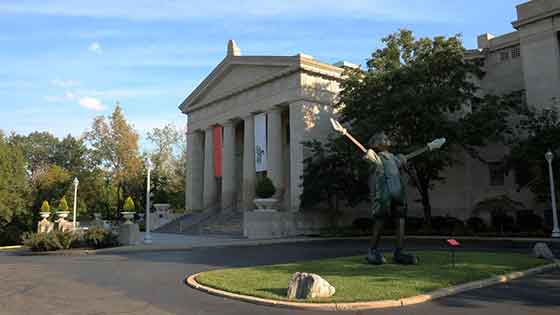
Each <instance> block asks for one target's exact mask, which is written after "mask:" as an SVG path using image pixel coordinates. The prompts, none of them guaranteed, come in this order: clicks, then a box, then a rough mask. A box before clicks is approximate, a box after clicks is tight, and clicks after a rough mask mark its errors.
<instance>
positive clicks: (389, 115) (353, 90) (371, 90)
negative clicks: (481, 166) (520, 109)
mask: <svg viewBox="0 0 560 315" xmlns="http://www.w3.org/2000/svg"><path fill="white" fill-rule="evenodd" d="M383 43H384V45H385V47H383V48H381V49H378V50H376V51H375V52H374V53H373V54H372V56H371V58H370V59H369V60H368V62H367V66H368V69H367V70H366V71H361V70H353V71H349V72H348V73H347V78H346V79H345V80H344V81H343V82H342V84H341V87H342V91H341V93H340V101H339V103H338V104H337V105H336V110H338V111H339V112H340V120H341V122H342V123H343V124H346V125H347V126H348V127H349V128H348V129H349V131H350V132H351V133H352V134H353V135H354V136H356V137H357V138H358V139H361V140H362V141H364V142H367V139H369V138H370V137H371V136H372V135H373V134H374V133H375V132H377V131H385V132H386V133H387V134H388V135H389V137H390V138H391V139H392V140H393V141H394V143H395V144H396V146H395V147H394V151H396V152H410V151H412V150H414V149H417V148H420V147H423V146H425V145H426V143H428V142H430V141H431V140H433V139H435V138H438V137H446V138H447V140H448V143H449V144H448V145H446V146H444V147H443V148H442V150H439V151H436V152H432V153H430V154H425V155H422V156H419V157H418V158H416V159H415V160H414V161H413V162H412V163H410V165H409V168H408V169H407V173H408V175H409V178H410V181H411V183H412V184H413V185H414V187H415V188H416V189H417V191H418V193H419V195H420V196H421V202H422V206H423V209H424V217H425V220H426V223H427V224H428V225H429V224H430V223H431V222H430V221H431V209H432V208H431V200H430V190H431V189H432V188H433V186H434V184H435V183H437V182H442V181H444V180H445V178H444V177H443V176H442V171H443V170H444V169H446V168H448V167H451V166H452V165H454V164H455V163H457V162H458V161H457V160H456V158H455V156H457V155H456V153H457V152H458V151H459V150H463V149H464V150H467V152H469V153H471V154H473V155H475V156H477V154H476V152H477V151H476V148H477V147H481V146H484V145H486V144H488V143H490V142H492V141H498V140H500V139H502V137H503V136H504V134H506V133H507V132H508V131H509V127H508V126H509V125H508V120H507V119H508V117H509V113H510V112H512V111H513V110H514V107H515V106H514V105H519V104H517V103H515V102H510V100H509V99H503V98H499V97H492V96H489V97H485V98H480V97H479V96H478V94H477V91H478V88H477V86H476V84H475V83H474V82H475V80H473V77H477V76H481V75H482V71H481V68H480V64H478V63H477V62H474V61H470V60H469V59H468V58H465V49H464V47H463V45H462V42H461V38H460V36H452V37H448V38H446V37H442V36H439V37H435V38H433V39H431V38H420V39H416V38H415V37H414V36H413V34H412V32H411V31H408V30H401V31H400V32H398V33H395V34H391V35H389V36H387V37H386V38H384V39H383ZM331 141H337V140H336V139H334V140H331ZM328 149H329V150H339V149H340V145H335V144H332V145H330V147H329V148H328ZM349 154H350V155H348V154H347V152H345V151H339V152H337V153H336V154H335V156H338V158H341V159H343V160H344V161H348V164H349V165H348V167H352V169H351V170H349V171H347V173H346V174H348V175H350V179H348V180H346V181H345V183H347V185H350V186H347V189H348V190H349V191H354V192H355V193H352V194H350V195H347V196H349V198H350V199H354V200H353V201H354V202H357V201H359V200H364V199H366V198H367V191H364V189H362V188H361V187H363V186H366V184H365V182H364V181H363V178H364V176H363V175H362V174H363V173H364V172H366V168H367V165H366V164H365V163H363V162H361V163H360V162H359V161H358V160H359V159H360V158H361V156H360V152H358V151H357V150H356V149H354V151H353V152H351V153H349ZM343 155H344V156H343ZM477 157H479V156H477ZM327 161H328V163H331V164H333V162H332V161H330V159H328V160H327ZM340 167H344V166H340ZM331 169H333V170H336V171H337V172H340V170H338V166H337V167H335V168H333V167H331ZM324 176H327V175H326V174H325V175H324ZM323 179H324V177H322V178H321V179H319V178H316V179H315V180H314V181H313V183H310V185H305V182H304V194H305V191H306V189H308V188H307V187H309V186H312V185H313V184H314V183H317V182H319V181H322V180H323ZM352 184H353V185H352ZM351 201H352V200H351Z"/></svg>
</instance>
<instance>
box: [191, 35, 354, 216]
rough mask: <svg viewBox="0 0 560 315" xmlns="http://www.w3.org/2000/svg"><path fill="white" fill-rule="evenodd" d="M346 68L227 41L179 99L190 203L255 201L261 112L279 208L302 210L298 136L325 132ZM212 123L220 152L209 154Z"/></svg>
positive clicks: (226, 205) (248, 205) (244, 205)
mask: <svg viewBox="0 0 560 315" xmlns="http://www.w3.org/2000/svg"><path fill="white" fill-rule="evenodd" d="M343 71H344V69H343V68H342V67H337V66H333V65H329V64H325V63H321V62H318V61H316V60H315V59H313V57H311V56H308V55H304V54H298V55H296V56H287V57H284V56H242V55H241V53H240V50H239V48H238V47H237V45H236V44H235V42H233V41H230V42H229V43H228V48H227V55H226V57H225V58H224V60H223V61H222V62H221V63H220V64H219V65H218V66H217V67H216V68H215V69H214V70H213V71H212V72H211V73H210V75H209V76H208V77H207V78H206V79H205V80H204V81H203V82H202V83H201V84H200V85H199V86H198V87H197V88H196V89H195V90H194V91H193V92H192V93H191V94H190V95H189V96H188V97H187V98H186V99H185V101H184V102H183V103H182V104H181V106H180V108H181V110H182V111H183V113H185V114H187V115H188V133H187V143H188V162H187V195H186V200H187V207H188V208H190V209H208V208H222V209H232V208H233V209H253V208H254V204H253V199H254V198H255V188H254V187H255V182H256V178H257V176H259V175H258V174H257V171H256V168H255V158H256V152H255V132H254V131H255V117H256V115H258V114H262V113H265V114H266V139H267V141H266V153H267V169H266V175H267V176H268V177H269V178H271V180H272V181H273V183H274V185H275V186H276V188H277V193H276V197H277V198H278V199H279V200H280V205H279V207H280V208H281V209H282V210H291V211H297V210H299V204H300V201H299V196H300V194H301V189H302V188H301V176H302V174H303V159H304V146H303V144H302V142H303V141H306V140H311V139H321V138H323V137H325V136H326V135H327V134H328V132H329V123H328V117H329V114H330V109H331V105H332V103H333V101H334V98H335V97H336V95H337V93H338V92H339V81H340V79H341V75H342V73H343ZM216 126H218V127H219V129H218V130H221V134H222V136H221V141H222V145H221V151H219V153H221V158H220V159H216V158H215V156H214V155H215V154H216V152H217V151H216V146H215V145H214V143H213V141H215V139H217V138H216V137H215V136H214V133H215V132H216V131H215V130H216ZM218 150H219V149H218ZM219 160H221V174H220V175H221V176H219V177H218V176H215V175H216V171H215V170H216V165H214V164H215V163H216V161H219ZM263 175H264V174H263Z"/></svg>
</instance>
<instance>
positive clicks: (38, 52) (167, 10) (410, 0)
mask: <svg viewBox="0 0 560 315" xmlns="http://www.w3.org/2000/svg"><path fill="white" fill-rule="evenodd" d="M522 2H525V1H524V0H491V1H490V0H370V1H366V0H345V1H340V0H299V1H296V0H282V1H276V0H270V1H262V0H260V1H256V0H246V1H243V0H237V1H236V0H229V1H187V0H183V1H181V0H165V1H163V0H151V1H146V0H119V1H114V0H113V1H109V0H97V1H62V0H59V1H56V0H55V1H48V0H0V129H2V130H4V131H6V132H9V131H15V132H18V133H29V132H31V131H34V130H40V131H50V132H52V133H54V134H55V135H57V136H64V135H65V134H68V133H71V134H73V135H80V134H81V133H82V132H84V131H85V130H86V129H87V128H88V127H89V126H90V125H91V123H92V120H93V118H94V117H95V116H97V115H107V114H109V113H110V112H111V110H112V109H113V107H114V105H115V102H116V101H117V100H119V101H120V103H121V106H122V107H123V109H124V111H125V115H126V116H127V118H128V119H129V121H130V123H132V124H133V125H134V126H135V128H136V129H137V130H138V131H139V132H140V133H141V134H145V132H146V131H147V130H150V129H152V128H154V127H161V126H163V125H165V124H166V123H168V122H171V123H175V124H176V125H181V124H184V122H185V117H184V116H183V115H182V114H181V113H180V111H179V109H178V105H179V104H180V103H181V102H182V100H183V99H184V98H185V97H186V96H187V95H188V94H189V92H190V91H192V89H194V88H195V87H196V85H197V84H198V83H199V82H200V81H202V80H203V79H204V77H205V76H206V75H207V74H208V73H210V71H211V70H212V68H213V67H214V66H215V65H217V64H218V63H219V62H220V61H221V60H222V58H223V57H224V55H225V49H226V43H227V40H228V39H230V38H232V39H235V40H236V41H237V43H238V45H239V47H240V48H241V51H242V54H245V55H295V54H297V53H299V52H304V53H306V54H310V55H312V56H314V57H315V58H316V59H319V60H321V61H325V62H329V63H334V62H336V61H339V60H347V61H350V62H354V63H358V64H363V63H364V61H365V60H366V58H367V57H368V56H369V55H370V54H371V52H372V51H373V50H374V49H375V48H377V47H379V46H380V39H381V38H382V37H383V36H385V35H386V34H389V33H391V32H394V31H396V30H398V29H399V28H408V29H411V30H413V31H415V33H416V35H417V36H435V35H453V34H456V33H462V34H463V37H464V42H465V45H466V47H468V48H475V47H476V36H477V35H478V34H482V33H484V32H490V33H493V34H503V33H507V32H510V31H512V30H513V29H512V27H511V24H510V22H511V21H513V20H515V5H517V4H520V3H522Z"/></svg>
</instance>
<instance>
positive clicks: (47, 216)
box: [39, 212, 51, 220]
mask: <svg viewBox="0 0 560 315" xmlns="http://www.w3.org/2000/svg"><path fill="white" fill-rule="evenodd" d="M39 215H40V216H41V218H42V219H43V220H47V219H48V218H49V217H50V216H51V213H50V212H40V213H39Z"/></svg>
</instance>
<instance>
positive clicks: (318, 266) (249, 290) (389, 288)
mask: <svg viewBox="0 0 560 315" xmlns="http://www.w3.org/2000/svg"><path fill="white" fill-rule="evenodd" d="M415 254H417V255H418V257H419V258H420V263H419V264H418V265H397V264H393V263H390V262H391V258H392V257H391V256H390V255H386V258H387V261H388V262H389V263H387V264H384V265H380V266H376V265H370V264H367V262H366V260H365V257H364V256H353V257H342V258H332V259H321V260H313V261H303V262H295V263H289V264H279V265H268V266H257V267H246V268H232V269H221V270H213V271H208V272H204V273H202V274H200V275H199V276H197V278H196V280H197V282H198V283H200V284H202V285H205V286H208V287H212V288H215V289H220V290H224V291H228V292H231V293H238V294H244V295H250V296H255V297H261V298H267V299H275V300H288V299H287V298H286V294H287V288H288V282H289V281H290V278H291V276H292V274H293V273H295V272H309V273H316V274H318V275H320V276H321V277H323V278H324V279H325V280H327V281H328V282H329V283H330V284H332V285H333V286H334V287H335V288H336V293H335V294H334V296H332V297H330V298H322V299H313V300H304V301H305V302H314V303H333V302H335V303H341V302H364V301H380V300H394V299H400V298H405V297H411V296H415V295H419V294H426V293H429V292H432V291H435V290H437V289H442V288H447V287H450V286H454V285H458V284H462V283H467V282H471V281H476V280H482V279H487V278H490V277H493V276H499V275H505V274H508V273H511V272H514V271H522V270H527V269H530V268H533V267H538V266H541V265H545V264H547V262H546V261H545V260H542V259H537V258H534V257H532V256H530V255H529V254H526V255H524V254H516V253H494V252H457V253H456V262H455V267H453V266H452V262H451V255H450V253H449V252H446V251H420V252H416V253H415ZM298 301H301V300H298Z"/></svg>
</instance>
